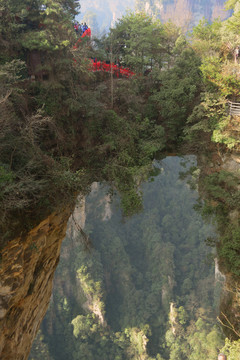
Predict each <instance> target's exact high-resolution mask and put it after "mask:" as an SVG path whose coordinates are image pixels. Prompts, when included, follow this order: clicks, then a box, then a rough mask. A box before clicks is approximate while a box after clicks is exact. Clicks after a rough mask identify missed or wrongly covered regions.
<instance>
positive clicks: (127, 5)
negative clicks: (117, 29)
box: [77, 0, 135, 32]
mask: <svg viewBox="0 0 240 360" xmlns="http://www.w3.org/2000/svg"><path fill="white" fill-rule="evenodd" d="M134 3H135V0H121V1H120V0H92V1H80V4H81V10H80V12H81V13H80V14H79V16H78V17H77V20H78V21H80V22H83V21H86V22H88V18H89V19H90V18H93V17H95V20H96V25H95V24H93V25H92V24H89V25H90V26H91V27H92V28H93V29H92V30H93V32H96V31H100V32H103V31H107V30H108V29H109V27H110V26H113V25H114V22H115V21H116V20H117V19H118V18H121V17H122V16H123V15H124V14H125V12H126V10H127V9H132V10H133V9H134ZM90 22H91V20H90ZM95 27H96V28H97V29H95Z"/></svg>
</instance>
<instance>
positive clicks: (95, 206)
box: [44, 157, 222, 360]
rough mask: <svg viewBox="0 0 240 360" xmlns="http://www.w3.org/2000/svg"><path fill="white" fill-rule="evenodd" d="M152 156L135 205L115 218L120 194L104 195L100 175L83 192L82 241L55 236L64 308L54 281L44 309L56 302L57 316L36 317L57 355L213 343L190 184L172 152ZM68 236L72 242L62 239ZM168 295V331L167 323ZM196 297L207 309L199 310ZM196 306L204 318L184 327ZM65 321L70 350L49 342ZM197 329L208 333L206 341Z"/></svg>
mask: <svg viewBox="0 0 240 360" xmlns="http://www.w3.org/2000/svg"><path fill="white" fill-rule="evenodd" d="M155 166H156V167H157V169H159V171H158V173H159V172H160V173H159V175H158V177H157V178H156V180H155V182H149V183H145V184H144V185H142V186H141V187H140V190H141V191H142V192H143V195H144V199H143V203H144V213H139V214H135V215H134V216H132V217H131V218H129V219H128V220H127V221H125V222H124V223H123V222H122V221H121V214H120V212H119V208H118V206H119V202H120V199H119V198H117V197H116V196H113V198H112V201H111V205H109V204H108V201H109V197H107V199H106V195H105V194H106V191H108V190H109V189H106V188H105V187H104V186H103V185H102V186H101V185H99V186H98V189H95V191H93V192H92V193H91V194H90V195H89V197H88V198H87V201H86V209H87V218H86V225H85V231H87V232H89V236H90V237H91V243H92V249H91V251H90V252H86V250H84V249H85V248H84V245H83V244H79V243H78V242H77V240H76V239H72V238H68V239H67V241H66V242H65V244H64V245H63V246H64V250H63V252H64V253H65V254H67V253H68V258H69V259H71V261H70V265H69V262H68V261H67V259H64V258H63V259H62V260H61V262H60V265H59V268H58V270H57V275H56V276H57V279H60V278H63V277H64V279H65V283H66V282H67V283H68V286H70V283H71V290H69V291H70V294H71V295H70V296H69V297H68V301H67V302H68V304H69V306H70V311H69V313H70V314H71V316H70V317H67V319H64V320H63V314H66V315H67V313H66V310H64V302H63V300H62V296H61V295H60V294H61V293H62V291H63V289H62V288H58V289H56V293H55V294H59V295H60V299H57V296H56V295H55V297H54V307H53V308H52V310H51V313H50V314H49V319H50V318H51V317H52V316H53V317H54V318H55V317H56V316H59V314H58V312H57V310H56V309H58V308H59V312H60V313H61V314H62V315H61V316H60V318H61V322H60V323H58V325H57V329H56V330H55V332H54V333H53V334H50V333H49V332H48V331H47V323H46V324H45V326H44V328H45V329H46V330H45V331H46V334H47V335H46V336H47V337H48V338H49V343H50V344H51V354H53V355H54V357H55V358H58V360H62V359H64V358H66V356H67V354H68V356H69V354H71V355H70V356H71V358H73V359H78V358H81V359H93V360H95V359H97V360H98V359H99V360H100V359H103V358H106V359H109V360H112V359H113V358H114V359H115V358H117V359H121V360H126V359H138V358H140V357H142V358H144V359H146V360H150V359H175V360H179V359H182V360H186V359H188V358H190V355H191V354H195V355H194V356H195V358H196V356H197V355H196V354H198V352H197V351H198V349H199V348H200V349H203V350H204V354H206V355H208V354H212V352H213V351H215V343H218V344H219V345H218V346H219V347H220V346H221V345H222V342H221V337H220V335H219V334H218V332H217V331H215V328H214V327H213V323H214V319H212V318H214V315H213V311H212V304H213V303H215V302H216V299H215V298H214V289H213V286H212V282H213V281H214V279H213V277H214V274H213V272H212V270H213V269H212V270H211V266H210V265H209V264H207V263H206V260H205V258H206V256H207V252H208V250H207V248H206V247H205V244H204V241H203V240H204V239H205V238H206V237H207V236H211V235H212V230H211V228H210V227H209V226H208V225H204V224H203V223H202V221H201V219H200V218H199V216H197V214H196V213H195V212H194V211H193V209H192V207H193V204H194V203H195V200H196V194H195V193H194V192H193V191H192V190H191V189H190V188H189V186H188V185H187V182H186V181H185V180H184V181H182V180H179V176H178V174H179V170H180V169H181V167H180V160H179V159H176V158H174V157H171V158H169V159H168V161H164V162H162V163H160V162H159V163H157V162H156V163H155ZM188 166H189V165H186V169H187V170H188ZM183 204H184V207H183ZM109 207H110V209H111V211H110V213H111V215H109ZM183 210H184V211H183ZM69 244H72V245H73V244H74V245H73V246H72V247H70V248H69ZM176 269H177V271H176ZM70 279H72V280H71V282H70ZM57 282H58V280H57ZM173 299H174V301H175V300H176V303H177V305H176V311H175V327H176V334H175V335H173V334H172V332H171V330H169V331H168V328H169V323H168V313H169V302H171V301H172V300H173ZM200 306H202V307H204V308H207V309H208V310H207V311H208V312H207V315H206V316H205V317H204V316H203V315H202V313H201V311H200V310H199V307H200ZM210 308H211V310H210ZM200 313H201V318H202V319H203V320H202V322H201V321H198V322H197V325H196V326H195V325H194V329H193V323H195V322H196V321H197V319H198V318H199V317H200V315H199V314H200ZM101 314H102V315H101ZM206 318H208V320H206ZM46 322H47V320H46ZM67 322H68V323H69V322H70V323H72V325H73V330H72V331H73V333H72V332H71V331H70V330H69V333H68V334H69V335H68V336H69V337H70V338H69V340H68V341H69V344H70V345H69V346H70V349H71V350H70V352H69V349H67V350H64V349H63V350H62V353H61V355H59V352H56V350H54V349H56V348H58V345H57V343H58V341H59V338H58V333H59V334H60V333H63V332H65V331H66V330H65V329H66V324H67ZM201 324H202V326H200V325H201ZM212 331H213V333H212ZM166 332H167V335H166V340H165V334H166ZM195 332H196V333H197V334H196V338H197V337H199V333H202V334H203V335H202V337H201V344H200V345H199V348H196V349H195V347H194V344H193V345H190V339H191V334H194V333H195ZM204 334H205V335H206V336H208V334H211V335H209V338H208V341H207V344H205V345H204V342H203V336H204ZM210 344H212V348H213V349H214V350H213V349H212V350H211V349H210V348H211V346H210ZM211 351H212V352H211ZM160 354H161V355H160ZM209 356H210V355H209ZM193 359H194V358H193Z"/></svg>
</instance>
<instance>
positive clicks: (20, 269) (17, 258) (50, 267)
mask: <svg viewBox="0 0 240 360" xmlns="http://www.w3.org/2000/svg"><path fill="white" fill-rule="evenodd" d="M71 211H72V209H70V208H66V209H64V210H61V211H59V212H55V213H53V214H52V215H50V216H49V217H48V218H46V219H45V220H44V221H42V222H41V223H40V224H39V225H38V226H37V227H35V228H34V229H32V230H31V231H30V232H29V233H28V234H27V235H26V236H24V237H23V236H19V237H18V238H16V239H14V240H12V241H10V242H9V243H8V244H7V246H6V247H5V248H4V249H3V250H2V258H1V263H0V328H1V332H0V358H1V360H11V359H13V360H24V359H27V358H28V355H29V352H30V349H31V345H32V342H33V340H34V338H35V336H36V333H37V331H38V329H39V326H40V324H41V321H42V319H43V317H44V315H45V313H46V310H47V308H48V304H49V301H50V297H51V293H52V280H53V276H54V272H55V269H56V266H57V264H58V261H59V255H60V248H61V243H62V240H63V239H64V237H65V233H66V228H67V222H68V218H69V216H70V214H71Z"/></svg>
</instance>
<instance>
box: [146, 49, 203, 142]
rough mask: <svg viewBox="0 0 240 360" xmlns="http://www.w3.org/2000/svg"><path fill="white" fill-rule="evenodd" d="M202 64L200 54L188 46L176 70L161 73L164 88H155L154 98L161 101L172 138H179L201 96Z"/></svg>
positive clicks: (159, 77)
mask: <svg viewBox="0 0 240 360" xmlns="http://www.w3.org/2000/svg"><path fill="white" fill-rule="evenodd" d="M199 65H200V62H199V59H198V57H197V56H196V55H195V53H194V52H193V50H191V49H190V48H188V49H184V50H183V52H182V53H181V54H180V55H179V57H178V58H177V59H176V62H175V65H174V66H173V67H172V69H170V70H169V71H164V72H162V73H160V74H159V75H158V79H159V81H160V82H161V87H160V89H159V90H158V91H155V93H154V94H153V96H152V97H151V100H152V101H154V102H157V105H158V107H159V110H160V113H161V116H162V117H163V121H164V125H165V126H166V128H167V131H166V132H167V136H168V138H169V139H170V140H171V141H173V140H175V141H176V138H177V136H179V134H180V133H181V131H182V128H183V126H184V124H185V122H186V118H187V116H188V115H189V114H190V113H191V110H192V108H193V104H194V102H195V99H196V97H197V96H198V95H199V91H200V85H201V79H200V73H199Z"/></svg>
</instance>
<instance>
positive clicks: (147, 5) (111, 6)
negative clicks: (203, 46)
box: [79, 0, 230, 32]
mask: <svg viewBox="0 0 240 360" xmlns="http://www.w3.org/2000/svg"><path fill="white" fill-rule="evenodd" d="M224 3H225V0H211V1H206V0H194V1H193V0H124V1H119V0H114V1H113V0H106V1H103V0H93V1H91V2H82V3H81V14H80V19H79V20H81V21H82V20H84V21H86V22H87V23H88V24H89V26H90V27H91V28H92V30H93V32H95V31H96V32H98V31H99V30H101V31H102V30H104V29H105V30H108V28H109V27H110V26H113V25H114V22H115V21H116V20H117V19H119V18H121V17H122V16H123V15H124V14H125V13H126V10H129V9H130V10H134V9H137V10H140V11H145V12H146V13H147V14H148V15H150V16H153V17H156V18H159V19H160V20H161V21H162V22H166V21H169V20H171V21H172V22H173V23H175V24H176V25H178V26H180V27H183V28H184V29H185V30H187V29H189V28H191V27H192V26H193V25H196V24H197V23H198V22H199V20H200V19H202V18H203V17H205V18H206V19H207V20H208V21H212V20H214V19H217V18H221V19H226V18H228V17H229V15H230V12H229V11H225V9H224Z"/></svg>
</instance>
